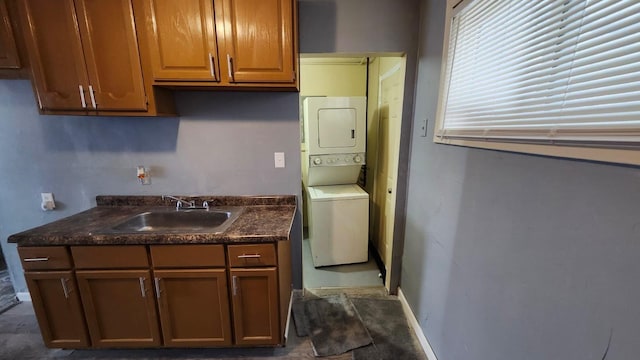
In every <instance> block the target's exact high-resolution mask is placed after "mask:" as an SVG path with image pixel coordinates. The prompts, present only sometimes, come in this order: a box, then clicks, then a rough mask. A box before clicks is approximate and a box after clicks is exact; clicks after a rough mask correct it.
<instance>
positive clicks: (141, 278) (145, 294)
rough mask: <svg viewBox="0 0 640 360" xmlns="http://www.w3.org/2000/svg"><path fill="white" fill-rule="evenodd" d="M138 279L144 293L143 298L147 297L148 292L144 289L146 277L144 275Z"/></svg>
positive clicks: (141, 291)
mask: <svg viewBox="0 0 640 360" xmlns="http://www.w3.org/2000/svg"><path fill="white" fill-rule="evenodd" d="M138 280H140V293H141V294H142V297H143V298H146V297H147V293H146V291H145V290H144V278H143V277H139V278H138Z"/></svg>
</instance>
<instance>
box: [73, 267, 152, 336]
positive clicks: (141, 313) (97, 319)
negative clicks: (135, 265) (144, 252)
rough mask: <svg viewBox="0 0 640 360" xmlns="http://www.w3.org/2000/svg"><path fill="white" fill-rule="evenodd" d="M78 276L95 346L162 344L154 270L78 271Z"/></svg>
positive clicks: (90, 333)
mask: <svg viewBox="0 0 640 360" xmlns="http://www.w3.org/2000/svg"><path fill="white" fill-rule="evenodd" d="M76 277H77V279H78V286H79V287H80V295H81V297H82V305H83V306H84V312H85V316H86V319H87V325H88V327H89V335H91V342H92V343H93V346H94V347H99V348H100V347H101V348H105V347H153V346H159V345H160V333H159V329H158V319H157V315H156V306H155V298H154V296H153V290H152V286H153V281H152V279H151V273H150V271H148V270H108V271H105V270H95V271H77V272H76Z"/></svg>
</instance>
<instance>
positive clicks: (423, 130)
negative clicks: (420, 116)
mask: <svg viewBox="0 0 640 360" xmlns="http://www.w3.org/2000/svg"><path fill="white" fill-rule="evenodd" d="M428 122H429V119H427V118H425V119H424V120H422V123H421V124H420V136H422V137H426V136H427V123H428Z"/></svg>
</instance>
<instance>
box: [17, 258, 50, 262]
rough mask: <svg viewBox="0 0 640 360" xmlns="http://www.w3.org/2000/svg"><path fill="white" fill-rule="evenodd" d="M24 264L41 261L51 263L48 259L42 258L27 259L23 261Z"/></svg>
mask: <svg viewBox="0 0 640 360" xmlns="http://www.w3.org/2000/svg"><path fill="white" fill-rule="evenodd" d="M23 261H24V262H39V261H49V258H48V257H41V258H26V259H23Z"/></svg>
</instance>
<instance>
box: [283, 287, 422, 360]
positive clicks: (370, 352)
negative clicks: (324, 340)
mask: <svg viewBox="0 0 640 360" xmlns="http://www.w3.org/2000/svg"><path fill="white" fill-rule="evenodd" d="M345 293H346V296H347V297H348V299H349V300H351V303H352V304H353V305H354V307H355V309H356V311H357V313H358V316H359V318H360V319H361V320H362V322H363V324H364V325H365V327H366V329H367V331H368V334H369V335H370V336H371V338H372V340H373V343H372V344H370V345H367V346H364V347H358V348H354V350H353V351H351V355H352V359H353V360H427V357H426V355H425V354H424V352H423V351H422V349H421V348H420V346H419V344H418V341H417V339H416V338H415V336H414V335H413V332H412V330H411V328H410V327H409V323H408V321H407V319H406V317H405V314H404V310H403V308H402V304H401V303H400V301H399V300H397V298H396V297H393V296H389V295H387V294H386V291H384V288H382V289H380V288H359V289H315V290H305V293H304V296H302V292H297V293H296V294H294V303H293V306H292V310H293V319H294V322H295V327H296V332H297V334H298V335H299V336H305V335H306V334H307V333H310V331H309V320H308V319H307V318H306V317H305V315H306V312H305V308H306V306H305V303H306V302H308V301H310V300H309V299H313V301H317V299H323V298H331V297H335V296H336V295H339V294H345Z"/></svg>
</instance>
